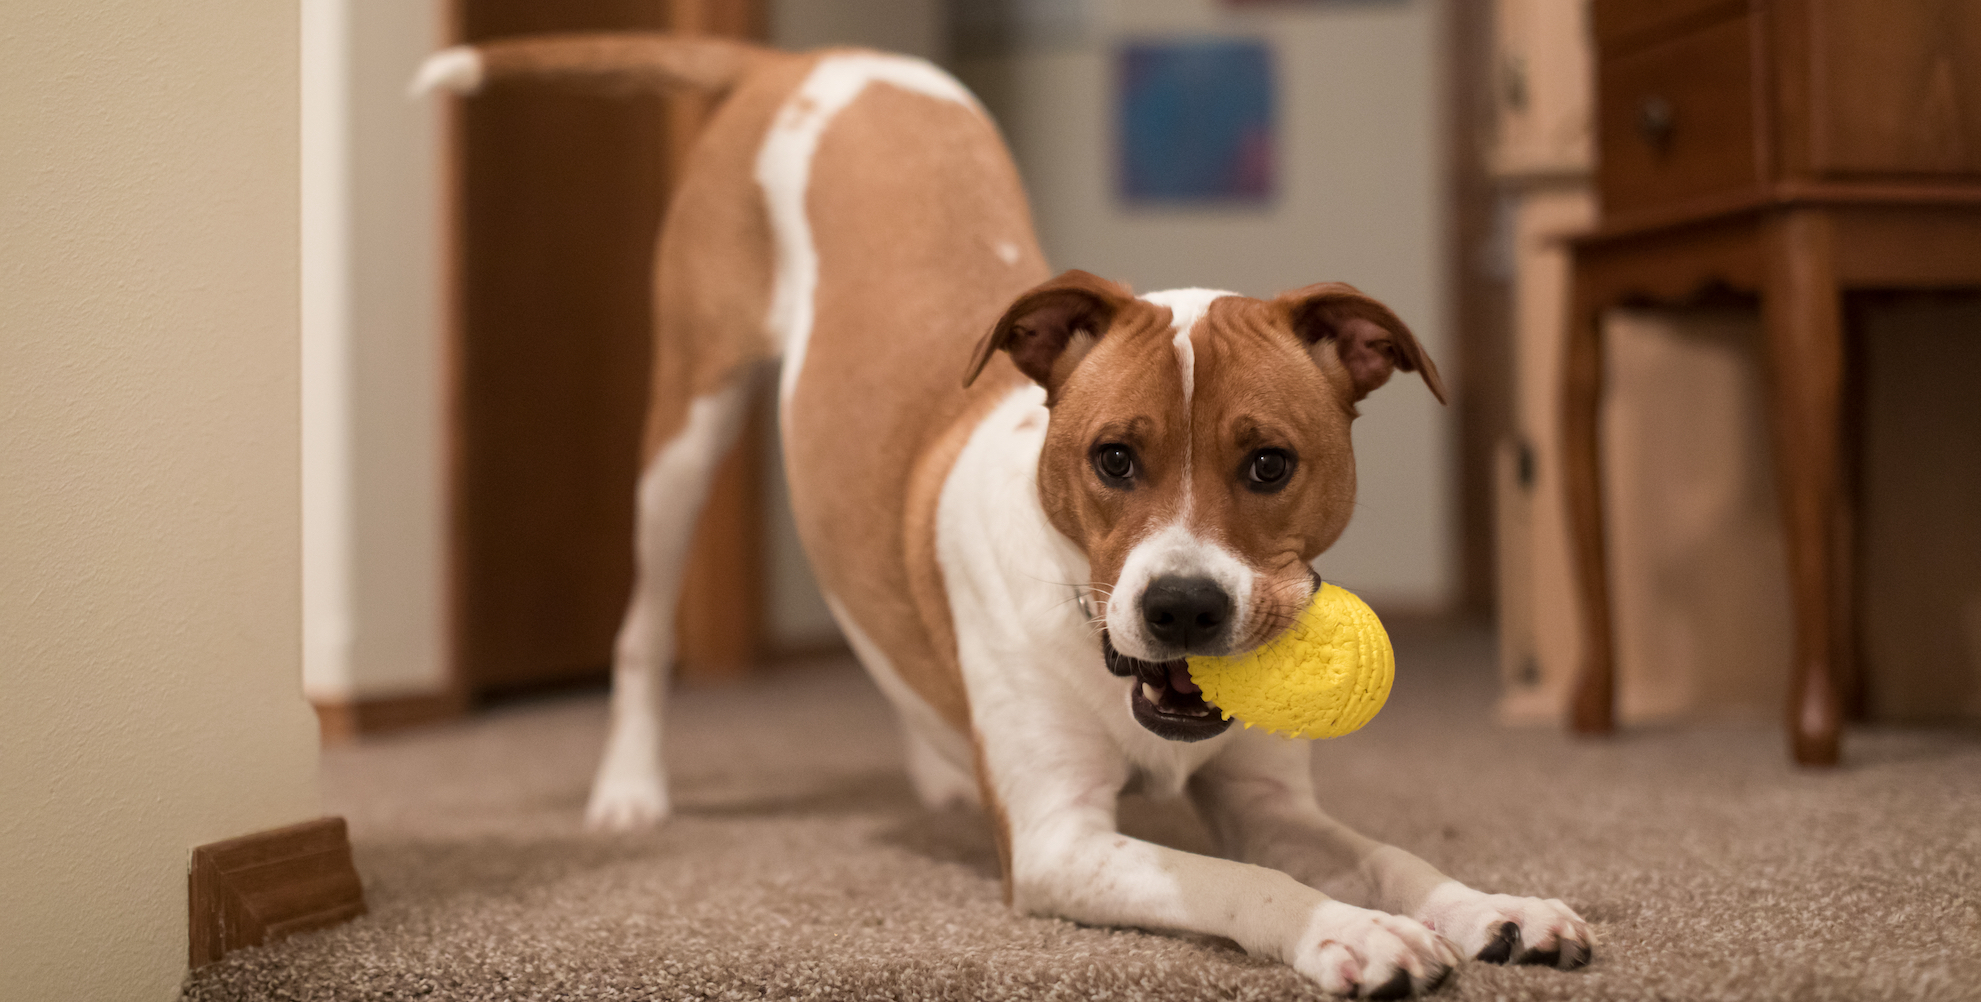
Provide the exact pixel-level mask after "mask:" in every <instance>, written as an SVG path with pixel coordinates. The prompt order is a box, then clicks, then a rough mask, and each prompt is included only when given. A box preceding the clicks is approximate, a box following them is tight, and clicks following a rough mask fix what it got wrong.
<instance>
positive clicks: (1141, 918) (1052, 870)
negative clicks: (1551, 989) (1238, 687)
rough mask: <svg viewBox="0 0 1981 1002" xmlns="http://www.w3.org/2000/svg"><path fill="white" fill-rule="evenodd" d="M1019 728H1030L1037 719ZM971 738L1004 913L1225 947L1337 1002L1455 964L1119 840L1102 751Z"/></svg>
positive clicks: (1056, 733)
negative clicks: (998, 848) (1313, 985)
mask: <svg viewBox="0 0 1981 1002" xmlns="http://www.w3.org/2000/svg"><path fill="white" fill-rule="evenodd" d="M1031 723H1034V724H1036V723H1038V720H1037V718H1036V717H1035V718H1034V719H1033V720H1032V721H1031ZM1027 731H1028V732H1029V733H1027V734H1025V735H1023V737H1022V739H1021V738H1020V737H1019V736H1017V735H1011V734H1006V735H1003V736H1002V739H1000V736H992V735H983V734H982V732H981V731H980V739H981V740H980V745H981V747H982V748H983V753H984V756H985V770H984V771H985V772H986V774H987V775H986V779H988V780H989V781H990V782H991V783H992V784H993V785H994V788H995V795H996V796H995V804H996V806H997V807H998V808H999V809H1000V813H1001V814H1002V821H1003V823H1004V824H1005V825H1006V826H1007V827H1006V838H1007V839H1008V841H1007V845H1008V846H1009V848H1010V853H1011V860H1010V862H1011V873H1010V878H1011V889H1012V903H1013V905H1014V906H1016V907H1017V908H1019V909H1020V910H1022V911H1026V912H1031V913H1034V914H1048V915H1058V916H1062V917H1065V918H1070V919H1073V920H1075V921H1080V922H1088V923H1093V924H1096V925H1126V926H1141V927H1144V928H1157V929H1174V930H1182V931H1189V932H1198V933H1205V934H1209V935H1214V936H1224V937H1226V938H1229V939H1232V940H1235V941H1236V942H1237V943H1238V944H1239V945H1240V946H1242V947H1244V948H1245V950H1246V951H1247V952H1249V953H1252V954H1255V955H1258V956H1263V957H1271V958H1275V959H1278V960H1280V961H1282V962H1284V963H1286V964H1289V965H1291V966H1292V967H1293V968H1294V969H1296V970H1298V971H1299V972H1300V973H1302V974H1304V975H1306V976H1307V977H1310V978H1312V979H1314V980H1315V981H1317V982H1319V983H1320V985H1321V987H1322V988H1323V989H1325V990H1327V991H1329V992H1332V993H1334V994H1337V995H1343V996H1356V995H1360V996H1362V997H1367V998H1399V997H1402V996H1403V995H1406V994H1410V993H1412V992H1422V991H1428V990H1430V989H1431V988H1434V987H1436V986H1437V985H1438V984H1440V983H1442V982H1443V980H1444V979H1445V977H1446V975H1447V974H1448V973H1449V972H1450V970H1451V967H1452V965H1454V964H1456V963H1457V961H1458V954H1457V953H1456V952H1455V951H1454V950H1453V949H1452V947H1451V945H1450V944H1449V943H1446V942H1445V941H1444V940H1442V939H1441V938H1439V937H1438V936H1437V935H1436V934H1435V933H1433V932H1431V931H1430V930H1429V929H1426V928H1425V927H1424V926H1423V925H1422V924H1421V923H1418V922H1416V921H1414V920H1411V919H1406V918H1403V917H1400V916H1396V915H1386V914H1383V913H1381V912H1376V911H1370V910H1368V909H1364V908H1357V907H1355V906H1353V905H1349V904H1346V903H1344V902H1340V901H1334V900H1331V899H1329V898H1328V896H1327V895H1325V894H1323V893H1321V892H1320V891H1318V890H1316V889H1315V888H1313V887H1310V886H1307V885H1305V884H1302V883H1301V882H1299V881H1297V880H1294V879H1293V878H1292V877H1289V876H1287V875H1286V874H1284V873H1279V872H1276V871H1274V870H1269V869H1266V868H1265V867H1262V866H1252V865H1248V864H1245V863H1238V862H1233V861H1230V860H1223V859H1216V858H1213V857H1209V856H1200V855H1197V854H1195V853H1188V852H1182V851H1179V850H1176V849H1170V848H1167V847H1164V846H1159V845H1155V844H1153V843H1149V842H1144V841H1141V840H1139V839H1133V838H1129V837H1127V836H1125V835H1122V834H1121V833H1120V832H1119V831H1118V830H1117V829H1116V825H1115V802H1116V797H1117V794H1118V791H1119V790H1120V789H1121V786H1122V784H1123V783H1124V782H1125V781H1126V780H1127V778H1128V775H1127V766H1126V764H1125V763H1124V762H1123V761H1122V760H1121V757H1120V754H1119V753H1118V752H1117V751H1115V750H1114V749H1113V748H1112V747H1111V746H1110V745H1108V743H1107V742H1106V739H1105V738H1104V737H1103V736H1101V735H1098V734H1093V735H1088V736H1087V740H1084V741H1083V740H1080V739H1079V737H1078V736H1077V735H1076V734H1075V733H1074V732H1071V731H1069V730H1059V729H1056V728H1044V729H1041V728H1037V727H1030V728H1027Z"/></svg>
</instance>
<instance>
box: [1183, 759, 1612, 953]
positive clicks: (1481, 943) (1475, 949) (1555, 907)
mask: <svg viewBox="0 0 1981 1002" xmlns="http://www.w3.org/2000/svg"><path fill="white" fill-rule="evenodd" d="M1235 738H1236V740H1234V741H1233V742H1232V744H1231V746H1230V747H1229V748H1227V749H1225V750H1224V751H1223V752H1222V753H1221V754H1220V755H1219V756H1218V758H1217V759H1216V760H1214V761H1212V762H1211V763H1209V764H1208V765H1206V766H1205V767H1204V768H1203V769H1202V770H1200V771H1199V772H1198V773H1197V774H1196V775H1195V776H1194V777H1192V779H1191V781H1190V795H1191V799H1192V800H1193V801H1195V803H1196V805H1197V809H1198V811H1199V813H1200V814H1202V815H1203V817H1204V819H1205V821H1206V823H1208V824H1209V825H1210V826H1211V828H1212V830H1213V832H1214V833H1215V834H1216V835H1217V837H1218V840H1219V843H1220V845H1221V846H1222V847H1223V850H1224V852H1225V853H1226V854H1227V855H1230V856H1231V857H1232V858H1234V859H1239V860H1244V861H1246V862H1251V863H1257V864H1260V865H1262V866H1269V867H1272V868H1274V869H1276V870H1283V871H1285V872H1286V873H1288V874H1291V875H1292V876H1293V877H1295V878H1297V879H1298V880H1300V881H1301V882H1302V883H1305V884H1308V885H1310V886H1313V887H1316V888H1319V889H1320V890H1322V891H1324V892H1326V893H1327V894H1329V895H1331V896H1333V897H1335V898H1338V899H1340V900H1342V901H1349V902H1353V903H1355V904H1358V905H1362V906H1364V907H1368V908H1374V909H1378V910H1381V911H1385V912H1394V913H1396V914H1399V915H1409V916H1411V917H1412V918H1415V919H1417V920H1419V921H1421V922H1423V923H1424V924H1425V925H1426V926H1429V927H1430V928H1432V929H1435V930H1437V931H1438V932H1440V933H1442V934H1444V935H1445V936H1447V937H1450V939H1451V940H1452V941H1453V942H1454V943H1456V944H1457V945H1458V947H1459V949H1460V950H1462V951H1464V953H1465V954H1466V955H1467V956H1471V957H1477V958H1479V959H1480V960H1485V961H1490V962H1493V963H1505V962H1507V961H1508V960H1512V961H1514V962H1516V963H1522V964H1548V965H1551V966H1557V967H1561V968H1564V969H1566V968H1573V967H1580V966H1582V965H1583V964H1586V963H1588V962H1589V958H1590V957H1591V955H1592V953H1593V949H1594V945H1595V939H1594V937H1593V936H1592V935H1591V933H1590V931H1589V926H1588V924H1587V923H1586V922H1584V921H1583V920H1582V917H1581V916H1579V915H1577V914H1576V913H1575V911H1574V909H1571V908H1569V907H1568V906H1567V905H1565V904H1563V903H1562V902H1561V901H1560V900H1557V899H1552V898H1551V899H1547V900H1542V899H1540V898H1528V897H1519V896H1516V895H1511V894H1487V893H1485V892H1483V891H1475V890H1473V889H1472V888H1470V887H1467V886H1465V885H1464V884H1462V883H1460V882H1458V881H1456V880H1453V879H1451V878H1450V877H1447V876H1445V875H1444V874H1443V873H1440V872H1439V871H1438V869H1437V867H1434V866H1432V865H1431V864H1429V863H1426V862H1424V861H1423V860H1421V859H1419V858H1417V857H1416V856H1413V855H1411V854H1410V853H1408V852H1405V851H1404V850H1402V849H1399V848H1397V847H1395V846H1392V845H1385V844H1383V843H1381V842H1377V841H1376V840H1374V839H1371V838H1368V837H1366V836H1363V835H1361V834H1358V833H1357V832H1355V831H1353V830H1352V829H1350V828H1349V827H1348V826H1346V825H1344V824H1342V823H1340V822H1338V821H1336V820H1334V819H1333V818H1331V817H1329V816H1327V814H1325V813H1323V812H1322V811H1321V808H1320V804H1319V803H1318V802H1317V801H1316V799H1315V797H1314V786H1313V774H1312V771H1311V758H1310V756H1311V747H1310V746H1309V745H1308V744H1307V743H1306V742H1301V741H1289V740H1285V739H1282V738H1276V737H1273V736H1271V735H1266V734H1260V733H1252V732H1247V733H1244V734H1240V735H1236V736H1235Z"/></svg>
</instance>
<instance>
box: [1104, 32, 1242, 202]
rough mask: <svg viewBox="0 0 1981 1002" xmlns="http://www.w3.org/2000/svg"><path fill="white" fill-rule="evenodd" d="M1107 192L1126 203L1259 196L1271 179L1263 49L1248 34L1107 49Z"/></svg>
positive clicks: (1135, 42) (1228, 200) (1195, 200)
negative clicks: (1110, 56)
mask: <svg viewBox="0 0 1981 1002" xmlns="http://www.w3.org/2000/svg"><path fill="white" fill-rule="evenodd" d="M1114 62H1115V190H1116V194H1117V196H1118V197H1119V198H1120V199H1121V200H1122V201H1124V202H1128V203H1131V204H1193V203H1222V204H1233V203H1237V204H1244V203H1263V202H1268V201H1270V200H1271V199H1272V197H1273V194H1274V191H1275V188H1276V185H1277V180H1278V145H1279V144H1278V137H1277V125H1276V121H1275V120H1276V105H1277V101H1276V96H1275V93H1274V73H1273V59H1272V50H1271V49H1270V48H1269V47H1268V46H1267V45H1266V43H1265V42H1263V41H1260V40H1257V39H1247V38H1181V39H1165V40H1143V41H1131V42H1126V43H1123V44H1122V45H1120V46H1119V47H1118V49H1117V51H1116V54H1115V60H1114Z"/></svg>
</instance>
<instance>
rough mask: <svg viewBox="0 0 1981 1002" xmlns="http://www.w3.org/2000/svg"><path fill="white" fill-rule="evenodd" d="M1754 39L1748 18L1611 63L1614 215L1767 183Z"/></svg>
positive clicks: (1604, 164)
mask: <svg viewBox="0 0 1981 1002" xmlns="http://www.w3.org/2000/svg"><path fill="white" fill-rule="evenodd" d="M1752 30H1753V18H1752V17H1751V16H1747V15H1742V16H1738V17H1733V18H1729V19H1728V20H1725V21H1720V22H1718V23H1715V24H1711V25H1708V26H1705V27H1702V28H1700V29H1698V30H1696V31H1693V32H1690V33H1688V34H1685V35H1681V36H1679V37H1676V38H1672V39H1669V40H1666V41H1663V42H1659V43H1657V44H1654V45H1650V46H1648V47H1646V48H1643V49H1639V50H1637V51H1635V52H1631V53H1628V54H1624V55H1619V56H1617V57H1615V58H1614V59H1610V60H1607V61H1606V63H1605V65H1604V66H1603V68H1602V70H1601V72H1600V75H1599V77H1598V81H1597V87H1598V95H1597V101H1598V104H1597V130H1598V134H1597V142H1598V147H1597V156H1598V163H1597V182H1598V188H1599V190H1600V192H1601V194H1602V200H1603V211H1604V213H1605V215H1612V216H1613V215H1616V214H1618V213H1631V212H1636V211H1638V210H1655V209H1661V208H1667V207H1673V208H1675V207H1677V206H1679V205H1682V204H1684V203H1687V202H1691V201H1694V200H1697V199H1700V198H1705V197H1709V196H1712V195H1716V194H1723V193H1732V192H1735V191H1738V190H1740V189H1745V188H1752V187H1755V186H1756V185H1758V184H1759V183H1760V182H1761V174H1760V165H1759V163H1758V160H1757V157H1758V153H1757V144H1756V136H1755V122H1754V90H1753V89H1754V87H1755V86H1756V81H1755V75H1754V50H1753V42H1754V40H1753V36H1752Z"/></svg>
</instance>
